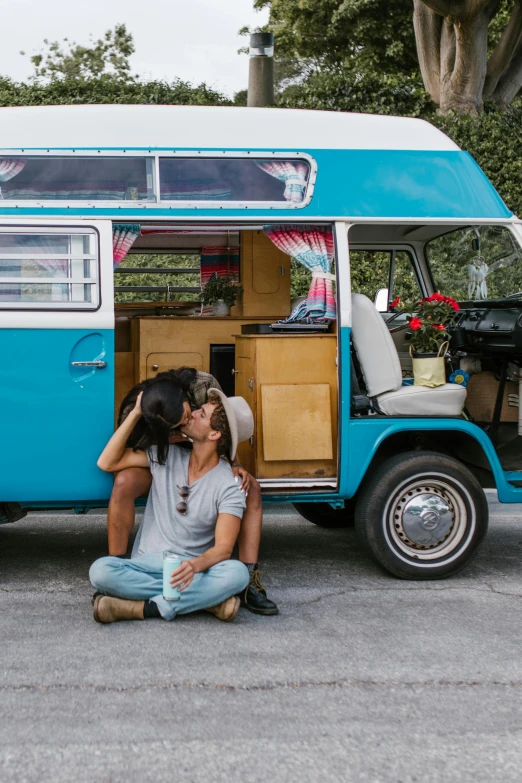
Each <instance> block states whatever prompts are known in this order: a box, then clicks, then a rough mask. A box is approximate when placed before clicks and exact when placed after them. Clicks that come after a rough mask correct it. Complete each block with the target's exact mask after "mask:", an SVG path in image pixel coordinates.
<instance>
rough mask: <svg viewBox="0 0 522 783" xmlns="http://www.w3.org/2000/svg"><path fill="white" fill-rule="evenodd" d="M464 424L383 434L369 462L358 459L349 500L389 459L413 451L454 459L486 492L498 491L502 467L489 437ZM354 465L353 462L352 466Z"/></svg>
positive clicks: (476, 428)
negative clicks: (487, 490)
mask: <svg viewBox="0 0 522 783" xmlns="http://www.w3.org/2000/svg"><path fill="white" fill-rule="evenodd" d="M459 424H461V422H460V421H459ZM462 424H464V425H467V426H466V427H465V428H464V427H462V426H459V427H451V426H444V427H442V428H440V429H435V428H433V427H430V428H426V427H415V426H408V427H401V428H397V426H394V427H393V429H391V428H390V429H388V430H387V431H383V432H382V433H381V437H379V438H376V439H375V442H374V448H373V449H372V451H371V453H370V454H369V455H367V458H366V460H361V459H359V464H358V465H356V470H352V471H350V473H351V476H350V479H351V480H350V493H349V497H353V496H354V495H355V494H356V493H357V492H358V490H359V489H360V488H361V486H362V484H363V482H364V479H365V476H367V475H369V474H370V475H371V473H372V471H373V470H374V469H375V468H376V467H378V466H379V465H381V464H382V463H383V462H384V461H385V460H386V459H388V458H389V457H391V456H394V455H396V454H400V453H402V452H411V451H419V452H423V451H436V452H439V453H441V454H445V455H447V456H450V457H453V458H454V459H457V460H459V462H461V463H462V464H463V465H465V466H466V467H467V468H468V469H469V470H470V471H471V472H472V473H473V475H474V476H475V477H476V478H477V480H478V481H479V483H480V484H481V486H482V487H483V488H496V487H498V483H499V481H498V478H499V475H500V474H502V467H501V465H500V462H499V461H498V457H497V455H496V453H495V451H494V448H493V444H492V443H491V441H490V440H489V437H488V436H487V434H486V433H485V432H483V431H482V430H480V429H479V428H478V427H476V426H475V425H472V424H470V423H469V422H465V421H462ZM475 430H476V432H475ZM470 458H473V461H470ZM353 462H354V460H353V459H352V465H353ZM354 479H355V480H354Z"/></svg>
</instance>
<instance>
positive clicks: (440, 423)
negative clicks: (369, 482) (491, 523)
mask: <svg viewBox="0 0 522 783" xmlns="http://www.w3.org/2000/svg"><path fill="white" fill-rule="evenodd" d="M350 332H351V329H348V328H346V327H345V328H343V329H340V331H339V351H340V356H341V357H343V358H342V359H341V360H340V367H341V372H340V373H339V383H340V405H341V409H342V410H343V411H345V414H344V416H343V417H342V418H341V422H340V433H339V443H340V465H339V496H340V497H345V498H350V497H353V495H355V493H356V492H357V490H358V488H359V486H360V484H361V482H362V480H363V478H364V476H365V475H366V471H367V469H368V466H369V464H370V462H371V461H372V459H373V457H374V455H375V453H376V452H377V450H378V448H379V446H380V445H381V444H382V443H383V442H384V441H385V440H386V439H387V438H389V437H390V436H392V435H396V434H397V433H398V432H411V431H424V432H429V431H432V432H435V431H436V432H441V431H443V432H449V433H451V432H463V433H466V434H467V435H470V436H471V437H472V438H475V440H476V441H477V443H478V444H479V445H480V446H481V447H482V448H483V450H484V453H485V455H486V457H487V459H488V461H489V464H490V466H491V470H492V472H493V477H494V479H495V484H496V487H497V491H498V498H499V500H500V501H501V502H502V503H521V502H522V487H515V486H513V485H512V484H510V483H509V482H510V481H517V480H518V481H522V472H520V473H516V472H507V471H504V470H503V468H502V465H501V464H500V462H499V459H498V456H497V453H496V451H495V448H494V446H493V443H492V442H491V439H490V438H489V436H488V435H487V433H486V432H484V430H482V429H480V427H477V426H476V424H472V423H471V422H469V421H466V420H465V419H455V418H448V419H444V418H430V419H423V418H421V417H419V418H412V419H408V418H400V419H394V418H392V417H378V418H377V417H376V418H373V417H366V416H365V417H363V418H360V419H350V418H349V411H350ZM330 500H331V501H332V502H333V498H330Z"/></svg>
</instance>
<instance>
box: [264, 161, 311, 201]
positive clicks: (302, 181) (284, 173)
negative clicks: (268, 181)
mask: <svg viewBox="0 0 522 783" xmlns="http://www.w3.org/2000/svg"><path fill="white" fill-rule="evenodd" d="M257 166H258V167H259V168H260V169H262V171H264V172H265V173H266V174H270V176H271V177H275V178H276V179H278V180H279V181H280V182H284V183H285V193H284V196H285V199H286V200H287V201H292V202H294V203H299V202H301V201H302V200H303V198H304V194H305V191H306V184H307V175H308V166H307V165H306V163H290V162H289V161H287V160H283V161H274V162H272V161H270V162H269V163H258V164H257Z"/></svg>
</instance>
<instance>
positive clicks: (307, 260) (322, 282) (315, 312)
mask: <svg viewBox="0 0 522 783" xmlns="http://www.w3.org/2000/svg"><path fill="white" fill-rule="evenodd" d="M264 232H265V234H266V236H267V237H268V238H269V239H270V240H271V241H272V242H273V243H274V245H275V246H276V247H277V248H279V250H282V251H283V253H286V254H287V255H288V256H291V258H294V259H295V260H296V261H298V262H299V263H300V264H302V265H303V266H305V267H306V268H307V269H309V270H310V271H311V272H312V285H311V286H310V290H309V291H308V296H307V299H306V302H301V304H299V305H298V306H297V307H296V308H294V310H293V311H292V312H291V313H290V315H289V316H288V318H285V319H284V321H282V322H281V323H292V322H294V321H304V322H306V323H314V322H324V321H333V320H334V319H335V316H336V306H335V295H334V291H333V281H334V280H335V275H332V274H331V269H332V261H333V257H334V240H333V235H332V231H331V229H330V228H328V227H327V226H307V225H295V226H294V225H292V226H290V225H289V226H284V225H281V226H265V227H264Z"/></svg>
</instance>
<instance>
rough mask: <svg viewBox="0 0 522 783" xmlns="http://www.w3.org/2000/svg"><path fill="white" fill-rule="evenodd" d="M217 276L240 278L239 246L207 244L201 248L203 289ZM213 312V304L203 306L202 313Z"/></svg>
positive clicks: (209, 313)
mask: <svg viewBox="0 0 522 783" xmlns="http://www.w3.org/2000/svg"><path fill="white" fill-rule="evenodd" d="M217 277H233V278H235V279H236V280H239V247H237V246H233V247H222V246H216V247H213V246H211V245H206V246H203V247H202V248H201V263H200V280H201V290H203V289H204V288H205V286H206V284H207V283H208V281H209V280H210V279H211V278H212V279H214V280H215V279H216V278H217ZM211 314H212V307H211V306H202V308H201V315H211Z"/></svg>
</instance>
